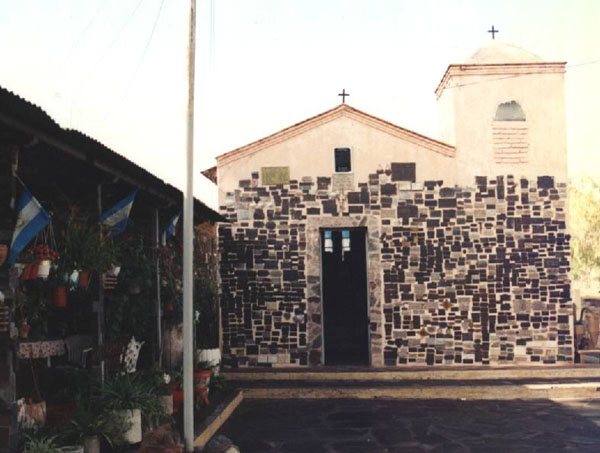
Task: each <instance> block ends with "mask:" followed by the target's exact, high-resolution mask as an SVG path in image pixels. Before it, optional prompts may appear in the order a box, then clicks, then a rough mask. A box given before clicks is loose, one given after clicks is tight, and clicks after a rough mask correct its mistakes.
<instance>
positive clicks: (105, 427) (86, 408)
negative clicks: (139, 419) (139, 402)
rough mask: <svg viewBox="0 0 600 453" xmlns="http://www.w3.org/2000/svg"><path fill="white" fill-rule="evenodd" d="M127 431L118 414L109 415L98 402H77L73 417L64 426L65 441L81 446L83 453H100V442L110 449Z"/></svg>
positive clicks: (126, 426)
mask: <svg viewBox="0 0 600 453" xmlns="http://www.w3.org/2000/svg"><path fill="white" fill-rule="evenodd" d="M127 429H129V426H128V425H127V423H126V421H125V420H124V419H123V417H121V416H119V414H114V413H109V412H108V411H107V410H106V408H104V407H103V406H102V404H101V402H99V401H93V400H92V401H87V402H84V401H83V400H81V399H80V400H79V401H78V403H77V410H76V411H75V413H74V414H73V417H72V418H71V419H70V420H69V422H68V423H67V424H66V425H65V426H64V428H63V433H64V436H65V439H68V440H69V441H71V442H76V443H78V444H81V445H83V450H84V452H85V453H100V441H101V440H103V441H105V442H106V443H107V444H108V445H109V446H110V447H111V448H112V447H114V445H116V444H120V443H122V441H123V434H124V432H125V431H126V430H127Z"/></svg>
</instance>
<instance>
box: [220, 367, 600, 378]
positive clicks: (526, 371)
mask: <svg viewBox="0 0 600 453" xmlns="http://www.w3.org/2000/svg"><path fill="white" fill-rule="evenodd" d="M223 374H224V375H225V376H226V377H227V379H229V380H232V381H275V380H280V381H290V380H292V381H295V380H310V381H332V380H338V381H339V380H357V381H385V380H390V381H394V380H421V379H422V380H489V379H498V380H502V379H503V380H510V379H527V378H538V379H560V378H570V379H575V378H598V379H600V367H597V366H596V367H567V366H562V367H551V368H550V367H548V368H543V367H539V368H538V367H531V368H503V369H495V368H489V369H477V370H473V369H454V370H449V369H430V370H393V371H383V370H382V371H379V370H377V371H326V370H324V371H302V370H298V371H287V370H286V371H254V370H251V371H226V372H224V373H223Z"/></svg>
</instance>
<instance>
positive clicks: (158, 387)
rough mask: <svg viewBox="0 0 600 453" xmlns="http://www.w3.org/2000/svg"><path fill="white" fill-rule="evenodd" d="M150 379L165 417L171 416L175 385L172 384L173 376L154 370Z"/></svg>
mask: <svg viewBox="0 0 600 453" xmlns="http://www.w3.org/2000/svg"><path fill="white" fill-rule="evenodd" d="M150 379H151V381H152V385H153V387H154V392H155V393H156V395H157V396H158V400H159V401H160V404H161V405H162V407H163V409H164V413H165V415H171V414H172V413H173V383H172V382H171V381H172V379H171V375H170V374H168V373H165V372H164V371H163V370H161V369H160V368H154V369H153V370H152V371H151V374H150Z"/></svg>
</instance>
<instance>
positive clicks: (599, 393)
mask: <svg viewBox="0 0 600 453" xmlns="http://www.w3.org/2000/svg"><path fill="white" fill-rule="evenodd" d="M244 396H245V398H247V399H310V398H339V399H341V398H344V399H377V398H384V399H466V400H513V399H524V400H527V399H529V400H531V399H549V398H586V399H595V398H600V382H597V383H590V384H589V385H585V386H582V385H577V384H574V385H569V384H559V385H553V384H548V385H503V386H496V385H486V386H479V385H475V386H444V387H426V386H424V387H379V388H368V387H324V388H318V387H317V388H315V387H296V388H273V387H271V388H246V389H244Z"/></svg>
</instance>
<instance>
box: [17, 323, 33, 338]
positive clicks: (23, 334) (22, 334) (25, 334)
mask: <svg viewBox="0 0 600 453" xmlns="http://www.w3.org/2000/svg"><path fill="white" fill-rule="evenodd" d="M30 330H31V326H30V325H29V324H28V323H27V320H26V319H24V320H23V321H21V325H20V326H19V338H21V339H23V340H25V339H27V338H29V331H30Z"/></svg>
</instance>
